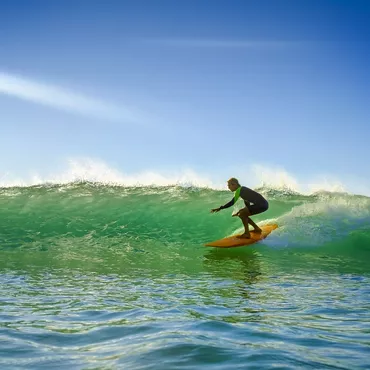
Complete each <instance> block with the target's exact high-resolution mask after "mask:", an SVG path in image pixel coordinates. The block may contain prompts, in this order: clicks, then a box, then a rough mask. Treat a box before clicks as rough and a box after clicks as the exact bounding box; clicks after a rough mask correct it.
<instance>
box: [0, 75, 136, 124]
mask: <svg viewBox="0 0 370 370" xmlns="http://www.w3.org/2000/svg"><path fill="white" fill-rule="evenodd" d="M0 93H2V94H5V95H9V96H13V97H16V98H19V99H23V100H27V101H31V102H34V103H38V104H43V105H47V106H50V107H53V108H57V109H62V110H65V111H68V112H72V113H78V114H82V115H85V116H89V117H94V118H100V119H105V120H110V121H115V122H127V121H128V122H136V123H137V122H138V117H137V115H136V114H134V113H133V112H132V111H130V110H129V109H127V108H125V107H122V106H117V105H114V104H111V103H108V102H105V101H102V100H99V99H95V98H92V97H88V96H85V95H83V94H80V93H77V92H75V91H73V90H67V89H64V88H60V87H58V86H54V85H49V84H44V83H41V82H38V81H34V80H30V79H27V78H24V77H21V76H16V75H11V74H8V73H2V72H0Z"/></svg>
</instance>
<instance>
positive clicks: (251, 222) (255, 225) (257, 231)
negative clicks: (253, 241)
mask: <svg viewBox="0 0 370 370" xmlns="http://www.w3.org/2000/svg"><path fill="white" fill-rule="evenodd" d="M248 220H249V221H248V222H249V223H250V224H251V225H252V226H253V228H254V230H253V231H254V232H255V233H261V232H262V230H261V229H260V228H259V227H258V226H257V224H256V223H255V222H254V221H253V220H252V219H251V218H250V217H248Z"/></svg>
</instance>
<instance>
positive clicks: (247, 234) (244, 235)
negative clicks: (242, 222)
mask: <svg viewBox="0 0 370 370" xmlns="http://www.w3.org/2000/svg"><path fill="white" fill-rule="evenodd" d="M250 237H251V234H250V233H244V234H242V235H239V236H238V238H239V239H250Z"/></svg>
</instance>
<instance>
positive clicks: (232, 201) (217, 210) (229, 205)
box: [211, 198, 235, 213]
mask: <svg viewBox="0 0 370 370" xmlns="http://www.w3.org/2000/svg"><path fill="white" fill-rule="evenodd" d="M234 203H235V199H234V198H233V199H231V200H230V202H228V203H226V204H225V205H223V206H221V207H218V208H213V209H211V213H214V212H219V211H221V209H225V208H229V207H231V206H232V205H234Z"/></svg>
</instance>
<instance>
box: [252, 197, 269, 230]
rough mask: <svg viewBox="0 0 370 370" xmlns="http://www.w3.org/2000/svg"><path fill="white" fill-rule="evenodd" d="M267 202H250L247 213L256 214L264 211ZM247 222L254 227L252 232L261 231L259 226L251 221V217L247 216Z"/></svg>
mask: <svg viewBox="0 0 370 370" xmlns="http://www.w3.org/2000/svg"><path fill="white" fill-rule="evenodd" d="M268 207H269V206H268V203H267V202H266V203H265V204H251V205H250V206H249V215H250V216H251V215H258V214H259V213H262V212H265V211H267V209H268ZM249 220H250V221H249V223H250V224H251V225H252V226H253V227H254V230H253V231H254V232H256V233H260V232H262V230H261V228H259V227H258V226H257V224H256V223H255V222H253V221H252V219H251V218H249Z"/></svg>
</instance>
